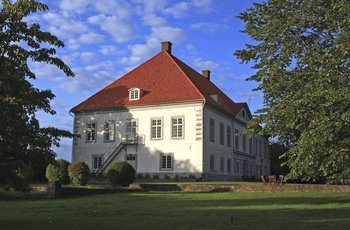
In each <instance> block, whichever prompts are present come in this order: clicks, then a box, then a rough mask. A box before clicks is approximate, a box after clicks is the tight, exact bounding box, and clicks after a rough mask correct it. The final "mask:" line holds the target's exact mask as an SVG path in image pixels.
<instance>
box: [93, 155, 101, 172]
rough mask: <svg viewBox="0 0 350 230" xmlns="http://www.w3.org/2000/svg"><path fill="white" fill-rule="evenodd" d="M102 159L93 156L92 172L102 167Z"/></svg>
mask: <svg viewBox="0 0 350 230" xmlns="http://www.w3.org/2000/svg"><path fill="white" fill-rule="evenodd" d="M102 161H103V157H102V156H93V157H92V170H94V171H96V170H99V169H100V168H101V166H102Z"/></svg>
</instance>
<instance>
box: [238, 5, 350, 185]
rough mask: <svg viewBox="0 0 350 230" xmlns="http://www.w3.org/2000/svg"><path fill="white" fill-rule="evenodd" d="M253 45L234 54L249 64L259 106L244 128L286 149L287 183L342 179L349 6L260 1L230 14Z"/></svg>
mask: <svg viewBox="0 0 350 230" xmlns="http://www.w3.org/2000/svg"><path fill="white" fill-rule="evenodd" d="M237 17H238V18H239V19H241V20H243V21H244V22H245V30H244V31H243V32H244V33H247V34H248V35H249V36H250V37H251V38H252V39H253V40H254V41H255V42H254V44H248V45H246V47H245V49H242V50H237V51H236V52H235V53H234V54H235V55H236V56H237V57H238V58H240V59H241V60H242V63H244V62H250V61H252V62H254V66H253V68H254V69H256V70H257V71H256V73H255V74H254V75H252V76H251V77H249V78H248V79H247V80H253V81H257V82H258V83H259V86H258V87H257V89H256V90H258V91H259V90H260V91H262V92H263V93H264V103H265V104H264V107H263V108H261V109H260V110H258V112H257V117H256V119H254V120H252V122H251V123H250V124H249V125H248V130H250V131H252V130H255V129H256V127H257V125H258V124H262V125H263V128H262V130H260V134H270V135H272V136H278V138H279V139H280V140H281V141H282V143H289V144H291V148H290V150H289V151H288V152H286V153H285V156H287V157H288V160H287V162H286V164H287V165H288V166H289V167H290V168H291V172H290V174H289V178H296V177H302V178H304V179H313V178H316V177H318V176H323V177H326V178H328V179H345V178H350V151H349V149H350V68H349V67H350V3H349V1H347V0H285V1H281V0H268V1H267V2H262V3H261V4H258V3H254V5H253V6H252V7H251V8H249V9H247V10H246V11H245V12H243V13H241V14H239V15H238V16H237Z"/></svg>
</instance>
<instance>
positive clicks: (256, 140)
mask: <svg viewBox="0 0 350 230" xmlns="http://www.w3.org/2000/svg"><path fill="white" fill-rule="evenodd" d="M255 155H258V139H257V138H255Z"/></svg>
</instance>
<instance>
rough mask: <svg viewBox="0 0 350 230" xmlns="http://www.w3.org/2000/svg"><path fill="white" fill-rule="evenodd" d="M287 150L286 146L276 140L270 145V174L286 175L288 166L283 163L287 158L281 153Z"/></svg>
mask: <svg viewBox="0 0 350 230" xmlns="http://www.w3.org/2000/svg"><path fill="white" fill-rule="evenodd" d="M287 151H288V148H286V147H285V146H283V145H281V144H280V143H278V142H274V143H271V145H270V169H271V175H277V176H278V175H287V174H288V173H289V171H290V170H289V168H288V167H287V166H286V165H284V164H283V163H284V162H285V161H286V160H287V159H286V157H285V156H284V157H283V155H284V154H285V153H286V152H287Z"/></svg>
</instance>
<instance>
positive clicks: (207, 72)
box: [202, 70, 210, 81]
mask: <svg viewBox="0 0 350 230" xmlns="http://www.w3.org/2000/svg"><path fill="white" fill-rule="evenodd" d="M202 75H203V76H204V77H205V78H206V79H208V80H209V81H210V70H202Z"/></svg>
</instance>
